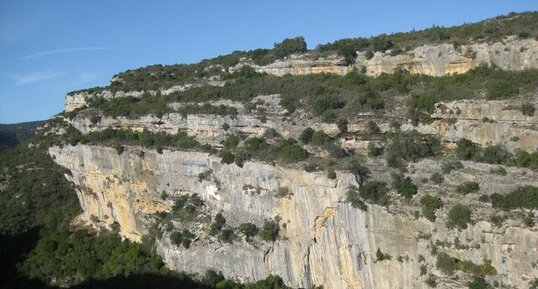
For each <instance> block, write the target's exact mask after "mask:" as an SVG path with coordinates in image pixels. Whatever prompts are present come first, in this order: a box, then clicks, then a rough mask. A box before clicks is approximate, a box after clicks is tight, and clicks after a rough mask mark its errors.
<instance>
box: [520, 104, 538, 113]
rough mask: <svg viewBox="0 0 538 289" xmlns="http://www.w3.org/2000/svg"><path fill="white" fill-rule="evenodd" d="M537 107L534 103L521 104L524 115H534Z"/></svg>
mask: <svg viewBox="0 0 538 289" xmlns="http://www.w3.org/2000/svg"><path fill="white" fill-rule="evenodd" d="M535 110H536V109H535V108H534V104H532V103H528V102H526V103H524V104H522V105H521V112H522V113H523V114H524V115H528V116H534V111H535Z"/></svg>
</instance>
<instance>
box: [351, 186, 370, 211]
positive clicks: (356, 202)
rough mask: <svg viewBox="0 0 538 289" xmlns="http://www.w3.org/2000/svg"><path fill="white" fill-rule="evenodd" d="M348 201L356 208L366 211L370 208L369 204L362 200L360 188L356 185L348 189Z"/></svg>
mask: <svg viewBox="0 0 538 289" xmlns="http://www.w3.org/2000/svg"><path fill="white" fill-rule="evenodd" d="M347 201H348V202H349V203H351V206H353V207H354V208H357V209H361V210H363V211H365V212H366V210H367V209H368V206H367V205H366V204H365V203H364V202H363V201H362V200H361V197H360V193H359V190H357V188H356V187H351V188H349V190H348V191H347Z"/></svg>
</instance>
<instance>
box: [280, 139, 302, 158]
mask: <svg viewBox="0 0 538 289" xmlns="http://www.w3.org/2000/svg"><path fill="white" fill-rule="evenodd" d="M277 154H278V157H279V158H280V159H282V160H284V161H287V162H298V161H302V160H305V159H306V158H308V152H307V151H306V150H305V149H303V148H302V147H301V146H299V145H298V144H297V141H295V140H293V139H287V140H285V141H284V142H283V143H282V144H280V146H279V148H278V153H277Z"/></svg>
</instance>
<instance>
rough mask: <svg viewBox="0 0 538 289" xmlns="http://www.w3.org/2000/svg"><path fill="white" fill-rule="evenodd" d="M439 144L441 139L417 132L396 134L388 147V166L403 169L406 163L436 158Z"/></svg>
mask: <svg viewBox="0 0 538 289" xmlns="http://www.w3.org/2000/svg"><path fill="white" fill-rule="evenodd" d="M439 144H440V142H439V139H438V138H437V137H436V136H433V135H425V134H420V133H418V132H416V131H409V132H401V133H396V134H394V135H393V136H392V137H391V138H390V140H389V145H388V146H387V152H386V156H387V164H388V165H389V166H391V167H403V166H404V161H417V160H419V159H421V158H425V157H431V156H434V155H435V154H436V152H437V150H438V149H439Z"/></svg>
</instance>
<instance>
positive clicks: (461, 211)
mask: <svg viewBox="0 0 538 289" xmlns="http://www.w3.org/2000/svg"><path fill="white" fill-rule="evenodd" d="M447 217H448V220H447V223H446V225H447V227H449V228H453V227H458V228H460V229H467V223H470V222H471V210H470V209H469V208H468V207H466V206H464V205H461V204H456V205H454V206H453V207H452V208H451V209H450V210H449V211H448V215H447Z"/></svg>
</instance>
